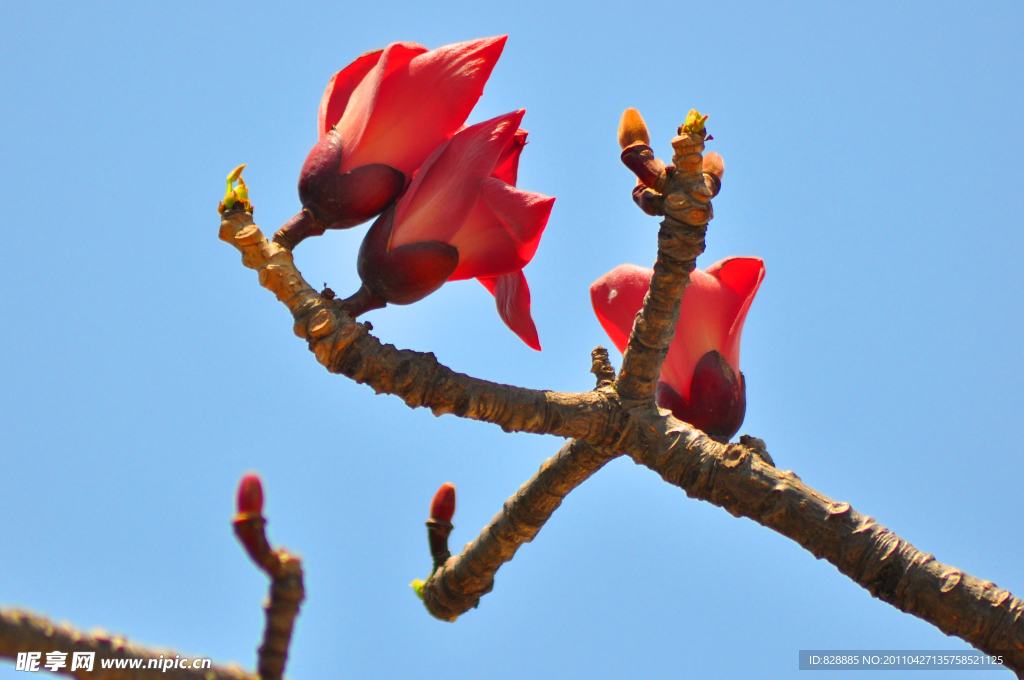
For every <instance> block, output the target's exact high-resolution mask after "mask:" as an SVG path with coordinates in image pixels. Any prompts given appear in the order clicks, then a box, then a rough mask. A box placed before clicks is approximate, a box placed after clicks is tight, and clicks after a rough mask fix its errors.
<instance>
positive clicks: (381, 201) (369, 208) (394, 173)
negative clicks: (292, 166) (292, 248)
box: [299, 131, 405, 236]
mask: <svg viewBox="0 0 1024 680" xmlns="http://www.w3.org/2000/svg"><path fill="white" fill-rule="evenodd" d="M341 160H342V149H341V135H339V134H338V133H337V132H336V131H331V132H329V133H328V134H326V135H324V136H323V138H321V139H320V141H319V142H317V143H316V145H315V146H314V147H313V149H312V150H311V151H310V152H309V155H308V156H307V157H306V162H305V163H304V164H303V165H302V172H301V173H299V200H300V201H302V207H303V208H305V209H306V210H308V211H309V212H310V213H311V214H312V215H313V216H314V217H315V218H316V221H317V222H318V223H319V224H320V225H321V229H348V228H349V227H354V226H356V225H357V224H362V223H363V222H365V221H367V220H368V219H370V218H372V217H374V216H375V215H378V214H380V212H381V211H382V210H384V208H386V207H387V206H388V205H389V204H390V203H391V202H392V201H394V200H395V199H396V198H398V194H400V193H401V192H402V189H404V188H405V175H404V174H403V173H401V172H399V171H398V170H396V169H395V168H392V167H391V166H389V165H383V164H380V163H374V164H371V165H364V166H362V167H358V168H354V169H353V170H351V171H349V172H346V173H345V174H344V175H341V174H339V171H340V169H341ZM319 233H323V232H322V231H320V232H319ZM309 235H310V236H313V235H316V234H315V233H310V234H309Z"/></svg>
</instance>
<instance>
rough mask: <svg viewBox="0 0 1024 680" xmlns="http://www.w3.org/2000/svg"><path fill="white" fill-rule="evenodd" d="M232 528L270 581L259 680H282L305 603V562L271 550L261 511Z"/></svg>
mask: <svg viewBox="0 0 1024 680" xmlns="http://www.w3.org/2000/svg"><path fill="white" fill-rule="evenodd" d="M261 505H262V500H261ZM232 524H233V525H234V529H235V535H236V536H238V540H239V542H240V543H241V544H242V547H244V548H245V550H246V552H247V553H249V557H250V558H252V561H253V562H254V563H255V564H256V566H257V567H259V568H260V570H261V571H263V572H264V573H265V574H266V575H267V576H269V577H270V593H269V595H268V597H267V603H266V604H265V605H264V606H263V609H264V612H265V613H266V617H267V622H266V625H265V627H264V629H263V644H261V645H260V647H259V649H258V650H257V651H256V667H257V668H258V669H259V674H260V680H281V679H282V678H283V677H284V667H285V664H286V663H287V661H288V647H289V645H290V644H291V640H292V631H293V629H294V628H295V619H296V617H298V615H299V606H300V605H301V604H302V601H303V600H305V599H306V589H305V586H304V584H303V573H302V560H300V559H299V558H298V557H296V556H295V555H291V554H289V553H288V551H286V550H284V549H283V548H279V549H277V550H272V549H271V547H270V542H269V541H268V540H267V534H266V526H267V523H266V520H265V519H264V518H263V515H262V514H261V513H260V512H259V511H256V512H240V513H238V514H237V515H236V516H235V519H234V521H233V522H232Z"/></svg>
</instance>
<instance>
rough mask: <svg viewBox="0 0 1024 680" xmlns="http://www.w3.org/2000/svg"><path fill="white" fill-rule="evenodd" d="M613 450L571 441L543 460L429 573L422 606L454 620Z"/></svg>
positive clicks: (477, 599)
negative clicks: (473, 535) (470, 539)
mask: <svg viewBox="0 0 1024 680" xmlns="http://www.w3.org/2000/svg"><path fill="white" fill-rule="evenodd" d="M615 456H616V454H615V453H614V452H613V453H609V452H608V450H598V449H595V448H594V447H592V446H590V445H589V444H587V443H585V442H582V441H579V440H573V441H569V442H566V443H565V445H564V446H562V448H561V449H560V450H559V451H558V453H556V454H555V455H554V456H552V457H551V458H548V459H547V460H546V461H544V464H543V465H541V466H540V470H538V471H537V474H535V475H534V476H533V477H531V478H530V479H529V480H527V482H526V483H525V484H523V485H522V486H521V487H519V490H518V491H516V493H515V494H514V495H513V496H512V497H511V498H509V499H508V500H507V501H505V505H504V506H503V507H502V508H501V510H500V511H499V512H498V514H497V515H495V516H494V518H493V519H492V520H491V522H490V524H488V525H487V526H486V527H484V528H483V530H482V531H481V532H480V535H479V536H477V538H476V539H475V540H474V541H473V542H472V543H470V544H468V545H467V546H466V547H465V548H464V549H463V551H462V554H461V555H457V556H455V557H451V558H449V559H448V561H447V562H445V564H444V565H442V566H441V568H440V569H437V570H435V571H434V573H432V574H431V575H430V578H429V579H427V582H426V584H425V585H424V586H423V593H422V594H423V604H425V605H426V607H427V610H428V611H429V612H430V613H431V614H433V615H434V616H436V617H437V618H439V619H443V620H445V621H454V620H455V619H456V618H458V616H459V615H460V614H463V613H465V612H467V611H469V610H470V609H472V608H474V607H476V606H477V604H478V603H479V602H480V597H481V596H483V595H485V594H487V593H489V592H491V588H493V587H494V574H495V573H496V572H497V571H498V569H499V568H500V567H501V565H503V564H505V563H506V562H508V561H509V560H511V559H512V557H513V556H514V555H515V554H516V551H517V550H518V549H519V546H521V545H522V544H523V543H528V542H530V541H532V540H533V537H534V536H536V535H537V532H539V531H540V529H541V527H543V526H544V524H545V523H546V522H547V521H548V519H550V518H551V515H552V513H554V511H555V510H556V509H558V506H559V505H561V504H562V500H563V499H564V498H565V497H566V496H567V495H568V494H569V492H570V491H572V490H573V489H575V488H576V487H577V486H579V485H580V484H582V483H583V482H585V481H586V480H588V479H589V478H590V476H591V475H593V474H594V473H595V472H597V471H598V470H600V469H601V468H602V467H603V466H604V465H605V464H606V463H607V462H608V461H610V460H611V459H612V458H615Z"/></svg>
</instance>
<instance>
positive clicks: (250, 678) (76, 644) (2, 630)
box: [0, 609, 257, 680]
mask: <svg viewBox="0 0 1024 680" xmlns="http://www.w3.org/2000/svg"><path fill="white" fill-rule="evenodd" d="M54 651H59V652H65V653H66V654H67V657H66V659H65V662H66V666H65V667H64V668H61V669H59V670H58V671H57V672H59V673H60V674H62V675H67V676H70V677H75V678H79V680H152V679H153V678H154V677H157V675H158V676H159V677H160V678H167V679H168V680H257V677H256V676H255V675H251V674H250V673H246V672H245V671H243V670H242V669H241V668H239V667H238V666H213V667H211V668H206V669H202V668H196V669H193V668H181V667H180V666H181V661H180V660H179V661H178V666H179V667H178V668H174V667H173V666H169V667H168V668H167V669H166V670H164V671H162V672H161V670H162V669H163V666H164V665H165V662H172V663H173V662H174V661H175V660H176V659H179V657H182V655H181V654H178V653H177V652H175V651H172V650H169V649H159V648H151V647H143V646H141V645H138V644H136V643H133V642H128V640H126V639H125V638H122V637H118V636H115V635H107V634H105V633H97V632H94V633H91V634H90V633H83V632H81V631H79V630H76V629H74V628H72V627H70V626H69V625H66V624H61V625H54V624H53V623H51V622H50V621H49V620H47V619H45V618H43V617H41V616H35V615H33V614H29V613H27V612H21V611H17V610H12V609H8V610H3V611H0V656H2V657H5V658H8V659H11V660H12V661H13V660H15V659H17V657H18V654H19V653H30V652H41V653H42V659H41V663H40V666H42V664H45V663H46V653H47V652H54ZM75 652H79V653H82V652H85V653H90V652H91V653H94V654H95V655H96V656H95V657H94V659H93V665H92V669H91V670H85V669H84V668H79V669H77V670H75V671H74V672H72V671H71V670H70V669H71V665H72V659H73V655H74V653H75ZM194 658H195V657H184V659H185V660H187V661H188V662H189V664H191V662H192V660H193V659H194ZM111 659H112V660H115V661H121V662H122V664H123V665H124V666H126V667H124V668H104V667H103V666H104V664H103V661H104V660H111ZM134 659H142V662H141V664H140V667H139V668H131V667H130V666H131V664H130V663H129V660H134ZM150 661H152V662H153V664H154V665H153V666H152V667H150V666H149V663H150ZM112 665H113V664H112ZM46 672H48V671H44V674H45V673H46ZM155 674H156V675H155Z"/></svg>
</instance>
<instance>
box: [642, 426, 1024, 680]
mask: <svg viewBox="0 0 1024 680" xmlns="http://www.w3.org/2000/svg"><path fill="white" fill-rule="evenodd" d="M643 418H644V420H645V427H637V428H635V429H634V430H633V432H634V433H635V435H636V440H634V441H631V442H629V443H628V444H627V447H628V450H629V452H630V454H631V456H632V457H633V460H634V461H636V462H637V463H638V464H640V465H644V466H646V467H648V468H650V469H652V470H654V471H655V472H657V473H658V474H659V475H661V477H662V479H664V480H665V481H666V482H668V483H669V484H672V485H674V486H678V487H679V488H681V489H683V490H684V491H685V492H686V494H687V495H688V496H690V497H692V498H697V499H699V500H703V501H708V502H710V503H714V504H715V505H718V506H720V507H722V508H725V509H726V510H727V511H729V513H731V514H732V515H734V516H736V517H747V518H750V519H752V520H754V521H755V522H757V523H758V524H761V525H763V526H766V527H768V528H770V529H774V530H775V531H777V532H779V533H780V534H782V535H783V536H786V537H787V538H790V539H792V540H794V541H796V542H797V543H799V544H800V545H801V546H802V547H803V548H805V549H806V550H808V551H809V552H810V553H811V554H812V555H814V556H815V557H816V558H818V559H825V560H827V561H829V562H831V563H832V564H833V565H835V567H836V568H837V569H838V570H839V571H840V572H841V573H842V574H844V575H845V576H848V577H849V578H851V579H852V580H853V581H855V582H856V583H857V584H858V585H860V586H861V587H862V588H864V589H865V590H867V591H868V592H869V593H871V595H872V596H874V597H877V598H878V599H880V600H882V601H884V602H888V603H889V604H891V605H892V606H894V607H896V608H897V609H899V610H900V611H903V612H906V613H908V614H913V615H914V616H916V617H918V618H920V619H923V620H924V621H927V622H929V623H931V624H932V625H934V626H935V627H936V628H938V629H939V630H941V631H942V632H943V633H946V634H947V635H956V636H957V637H960V638H962V639H964V640H966V641H967V642H969V643H971V644H972V645H974V646H975V647H977V648H978V649H980V650H981V651H983V652H986V653H988V654H991V655H996V654H1001V655H1002V656H1003V662H1004V665H1006V666H1008V667H1009V668H1011V669H1012V670H1014V671H1015V672H1016V673H1017V675H1018V677H1022V676H1024V603H1022V602H1021V600H1020V599H1018V598H1016V597H1014V596H1013V595H1012V594H1011V593H1010V592H1009V591H1006V590H1002V589H1000V588H999V587H997V586H996V585H995V584H994V583H991V582H988V581H982V580H979V579H977V578H975V577H973V576H971V575H969V574H967V573H965V572H963V571H961V570H959V569H956V568H954V567H951V566H948V565H945V564H943V563H941V562H939V561H937V560H936V559H935V557H934V556H933V555H929V554H927V553H923V552H921V551H919V550H918V549H917V548H915V547H914V546H913V545H911V544H910V543H908V542H907V541H906V540H904V539H902V538H900V537H899V536H897V535H896V534H894V533H893V532H891V531H889V530H888V529H886V528H885V527H883V526H882V525H880V524H878V523H877V522H876V521H875V520H874V519H872V518H871V517H867V516H865V515H862V514H860V513H859V512H857V511H856V510H854V509H853V508H852V507H850V504H849V503H840V502H836V501H834V500H832V499H830V498H828V497H826V496H824V495H822V494H820V493H818V492H817V491H815V490H814V489H811V488H810V487H808V486H807V485H805V484H804V483H803V482H802V481H801V480H800V478H799V477H798V476H797V475H796V474H794V473H793V472H789V471H782V470H777V469H776V468H774V467H773V466H771V465H769V464H768V463H766V462H764V461H763V460H762V459H761V458H760V457H759V456H757V455H755V453H756V451H755V450H753V449H751V448H749V447H746V446H743V445H741V444H720V443H718V442H715V441H713V440H712V439H710V438H709V437H707V436H706V435H704V434H703V433H701V432H699V431H696V430H694V429H693V428H692V427H690V426H689V425H687V424H686V423H682V422H680V421H678V420H676V419H675V418H673V417H671V416H670V415H665V414H658V415H654V414H651V413H646V414H645V415H644V416H643Z"/></svg>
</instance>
